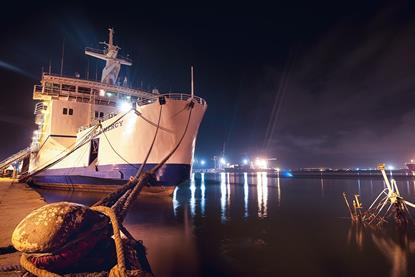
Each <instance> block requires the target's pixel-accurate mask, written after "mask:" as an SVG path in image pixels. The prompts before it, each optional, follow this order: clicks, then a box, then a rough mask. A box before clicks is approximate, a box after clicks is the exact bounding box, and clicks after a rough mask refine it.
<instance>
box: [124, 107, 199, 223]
mask: <svg viewBox="0 0 415 277" xmlns="http://www.w3.org/2000/svg"><path fill="white" fill-rule="evenodd" d="M188 106H189V116H188V118H187V122H186V127H185V128H184V131H183V134H182V136H181V137H180V139H179V141H178V142H177V144H176V146H175V147H174V148H173V149H172V150H171V151H170V153H169V154H167V155H166V157H164V159H163V160H162V161H161V162H160V163H159V164H158V165H156V166H155V167H153V168H152V169H150V170H149V171H148V172H146V173H145V174H141V173H140V175H136V176H135V177H134V180H133V183H136V184H137V185H136V186H135V187H134V189H133V190H132V191H131V192H130V195H129V196H128V198H127V200H126V201H125V203H124V205H123V207H122V209H121V211H120V214H119V218H120V221H121V222H123V220H124V218H125V216H126V215H127V211H128V209H129V208H130V206H131V203H132V201H133V200H134V199H135V198H136V197H137V196H138V194H139V193H140V192H141V190H142V188H143V186H144V182H145V181H146V179H149V178H151V177H152V176H153V175H154V174H155V173H156V172H157V171H158V170H159V169H160V168H161V167H162V166H163V165H164V164H165V163H166V162H167V160H168V159H169V158H170V157H171V156H172V155H173V154H174V153H175V152H176V151H177V149H178V148H179V146H180V145H181V143H182V141H183V139H184V137H185V136H186V133H187V130H188V128H189V125H190V119H191V116H192V111H193V107H194V103H193V102H189V104H188ZM137 174H138V172H137ZM137 178H140V179H139V180H137Z"/></svg>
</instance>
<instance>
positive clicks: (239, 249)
mask: <svg viewBox="0 0 415 277" xmlns="http://www.w3.org/2000/svg"><path fill="white" fill-rule="evenodd" d="M397 183H398V186H399V189H400V190H401V193H403V194H404V196H405V197H406V198H407V199H408V200H410V201H413V202H415V201H414V199H415V195H414V193H415V181H414V180H412V179H408V180H406V179H404V180H398V181H397ZM383 187H384V183H383V181H382V180H381V179H364V178H362V179H323V178H316V179H294V178H279V175H277V176H274V177H269V176H267V174H266V173H253V174H251V173H243V174H231V173H221V174H209V173H202V174H196V175H193V176H192V179H191V180H190V181H189V182H188V183H186V184H183V185H181V186H180V187H177V188H176V190H175V191H174V193H173V197H172V198H164V199H159V198H154V197H153V198H152V197H145V198H140V199H139V200H138V201H137V202H136V203H135V204H134V206H133V207H132V210H131V211H130V213H129V215H128V217H127V219H126V226H127V228H128V229H129V230H130V232H131V233H132V234H133V235H134V236H135V237H136V238H138V239H142V240H143V241H144V244H145V245H146V247H147V248H148V257H149V260H150V263H151V265H152V267H153V270H154V272H155V273H156V275H158V276H189V275H191V276H197V275H204V276H212V275H215V276H228V275H233V274H240V275H249V274H251V275H255V276H257V275H262V276H269V275H282V276H336V275H342V276H357V275H366V276H411V275H412V276H413V274H414V273H415V260H414V254H415V241H414V238H415V236H414V234H413V230H410V231H409V232H408V233H405V235H404V236H401V235H398V234H397V233H396V230H389V229H387V230H382V231H379V230H378V231H373V230H370V229H364V228H361V227H359V226H356V225H351V224H350V222H349V220H348V219H347V218H346V217H347V216H348V213H347V210H346V208H345V205H344V202H343V200H342V195H341V194H342V192H343V191H345V192H346V193H347V194H348V195H349V196H352V195H353V194H354V193H357V192H359V193H360V196H361V200H362V202H363V205H366V207H367V206H368V205H369V204H370V203H371V201H373V199H374V198H375V197H376V196H377V195H378V193H379V192H380V191H381V190H382V189H383ZM40 192H41V194H42V195H43V196H44V197H45V199H46V200H47V201H48V202H55V201H62V200H67V201H73V202H81V203H84V204H91V203H94V202H95V201H96V200H97V199H99V198H100V197H102V194H96V193H85V192H62V191H45V190H40ZM414 214H415V213H414ZM392 229H393V228H392ZM299 265H300V266H299Z"/></svg>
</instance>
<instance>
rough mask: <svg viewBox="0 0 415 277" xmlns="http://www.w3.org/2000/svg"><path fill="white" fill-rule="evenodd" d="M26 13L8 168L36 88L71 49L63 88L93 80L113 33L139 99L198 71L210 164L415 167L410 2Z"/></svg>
mask: <svg viewBox="0 0 415 277" xmlns="http://www.w3.org/2000/svg"><path fill="white" fill-rule="evenodd" d="M15 2H16V4H12V5H15V6H11V7H8V8H7V9H2V11H1V16H0V26H1V29H2V31H1V39H0V128H1V130H3V132H2V133H3V136H2V137H1V138H0V141H1V143H2V147H1V148H0V156H1V157H6V156H7V155H8V154H12V153H14V152H16V151H17V150H19V149H21V148H24V147H26V146H28V145H29V144H30V140H31V135H32V131H33V130H34V129H35V125H34V124H33V120H34V116H33V109H34V102H33V101H32V91H33V85H35V84H37V83H38V82H39V79H40V74H41V71H42V67H43V68H44V70H45V71H47V70H48V66H49V62H50V63H51V66H52V71H53V72H55V73H59V68H60V57H61V51H62V45H63V41H64V45H65V59H64V74H66V75H72V76H74V74H75V72H79V73H80V74H81V76H82V77H83V78H85V76H86V75H87V69H88V68H89V78H91V79H93V78H95V72H96V70H97V69H98V72H100V70H101V69H102V67H103V66H104V63H103V62H100V61H97V60H96V59H94V58H91V57H87V56H85V55H84V54H83V50H84V47H86V46H89V47H94V48H98V47H100V46H99V45H98V42H99V41H104V40H107V32H108V31H107V28H108V27H113V28H115V32H116V33H115V42H116V44H118V45H120V46H121V48H122V49H121V52H120V54H122V55H127V54H128V55H129V57H130V58H132V59H133V61H134V64H133V66H132V67H131V68H124V69H123V70H122V72H121V77H122V78H123V76H127V77H128V78H129V80H130V82H132V84H133V85H134V86H136V87H142V88H144V89H153V88H157V89H159V90H160V91H161V92H179V91H180V92H187V91H189V90H190V88H189V87H190V85H189V84H190V73H189V72H190V66H191V65H194V67H195V89H196V94H197V95H199V96H201V97H203V98H205V99H206V100H207V101H208V105H209V106H208V111H207V113H206V115H205V118H204V120H203V122H202V125H201V128H200V131H199V136H198V141H197V149H196V156H197V157H199V158H203V159H206V160H207V161H209V159H211V158H212V156H213V155H215V154H216V155H219V154H221V153H222V151H223V148H224V150H225V156H226V157H227V158H228V159H229V160H234V161H236V162H238V161H240V160H241V159H242V158H243V157H245V156H249V157H253V156H256V155H265V156H268V157H276V158H277V159H278V163H279V165H280V166H281V167H291V168H298V167H320V166H324V167H375V166H376V164H377V163H378V162H382V161H383V162H388V163H392V164H393V165H395V166H401V165H403V164H404V163H405V162H406V161H408V160H410V159H415V126H414V125H415V124H414V123H415V74H414V73H415V3H410V1H327V2H321V1H320V2H319V1H274V2H276V3H274V5H273V6H265V5H261V4H260V3H259V2H252V3H249V4H243V2H244V1H239V2H235V3H232V4H231V3H229V4H224V3H222V4H217V5H215V4H213V3H212V4H210V5H200V4H198V3H196V2H194V3H193V4H192V5H190V6H189V5H183V6H180V5H179V4H178V3H176V2H174V6H166V5H165V4H161V3H154V4H150V1H145V2H140V1H134V2H131V3H123V2H121V1H119V2H115V4H114V2H113V4H110V3H104V2H102V1H100V2H90V3H88V4H86V3H77V2H75V1H71V2H70V3H67V4H59V3H60V1H53V2H36V3H32V4H23V3H20V2H18V1H15ZM33 2H35V1H33ZM412 2H413V1H412ZM172 3H173V2H172ZM99 78H100V77H99ZM224 146H225V147H224ZM210 162H211V161H210Z"/></svg>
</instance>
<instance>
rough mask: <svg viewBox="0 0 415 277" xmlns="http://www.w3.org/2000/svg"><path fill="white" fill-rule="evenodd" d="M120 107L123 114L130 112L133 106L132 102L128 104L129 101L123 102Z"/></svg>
mask: <svg viewBox="0 0 415 277" xmlns="http://www.w3.org/2000/svg"><path fill="white" fill-rule="evenodd" d="M119 107H120V110H121V111H122V112H128V111H129V110H131V108H132V105H131V103H130V102H127V101H122V102H121V103H120V104H119Z"/></svg>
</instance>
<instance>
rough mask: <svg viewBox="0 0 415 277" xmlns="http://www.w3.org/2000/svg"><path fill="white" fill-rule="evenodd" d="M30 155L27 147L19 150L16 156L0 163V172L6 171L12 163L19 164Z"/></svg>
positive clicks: (29, 149)
mask: <svg viewBox="0 0 415 277" xmlns="http://www.w3.org/2000/svg"><path fill="white" fill-rule="evenodd" d="M30 153H31V147H27V148H25V149H23V150H20V151H19V152H17V153H16V154H13V155H11V156H10V157H8V158H6V159H4V160H3V161H1V162H0V170H4V169H6V168H7V167H8V166H9V165H11V164H12V163H14V162H20V161H21V160H23V159H24V158H26V157H27V156H29V155H30Z"/></svg>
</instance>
